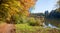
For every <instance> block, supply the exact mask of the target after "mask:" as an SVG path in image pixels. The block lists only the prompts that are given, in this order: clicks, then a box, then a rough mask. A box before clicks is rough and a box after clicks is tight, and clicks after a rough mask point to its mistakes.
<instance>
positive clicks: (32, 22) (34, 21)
mask: <svg viewBox="0 0 60 33" xmlns="http://www.w3.org/2000/svg"><path fill="white" fill-rule="evenodd" d="M27 22H28V24H29V25H30V26H40V25H42V24H41V23H42V22H41V21H40V19H38V18H37V19H35V18H33V17H30V18H28V21H27Z"/></svg>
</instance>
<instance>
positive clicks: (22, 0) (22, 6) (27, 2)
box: [0, 0, 36, 21]
mask: <svg viewBox="0 0 60 33" xmlns="http://www.w3.org/2000/svg"><path fill="white" fill-rule="evenodd" d="M35 3H36V0H0V19H1V18H2V19H3V18H4V19H5V20H7V21H11V20H12V19H13V18H12V16H13V15H19V16H28V15H29V8H30V7H33V5H34V4H35ZM2 16H3V17H2ZM12 21H13V20H12Z"/></svg>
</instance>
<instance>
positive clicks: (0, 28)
mask: <svg viewBox="0 0 60 33" xmlns="http://www.w3.org/2000/svg"><path fill="white" fill-rule="evenodd" d="M0 33H16V32H15V25H14V24H6V23H3V24H0Z"/></svg>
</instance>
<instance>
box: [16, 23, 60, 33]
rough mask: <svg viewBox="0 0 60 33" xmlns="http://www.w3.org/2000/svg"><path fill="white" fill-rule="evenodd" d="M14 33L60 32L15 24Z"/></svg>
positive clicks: (53, 29) (59, 31) (59, 32)
mask: <svg viewBox="0 0 60 33" xmlns="http://www.w3.org/2000/svg"><path fill="white" fill-rule="evenodd" d="M16 33H60V30H59V29H55V28H43V27H40V26H29V25H28V24H16Z"/></svg>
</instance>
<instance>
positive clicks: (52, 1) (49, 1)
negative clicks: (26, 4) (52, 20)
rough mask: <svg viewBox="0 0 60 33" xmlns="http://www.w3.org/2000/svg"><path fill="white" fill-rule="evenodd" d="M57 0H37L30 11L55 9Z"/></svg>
mask: <svg viewBox="0 0 60 33" xmlns="http://www.w3.org/2000/svg"><path fill="white" fill-rule="evenodd" d="M56 1H57V0H38V1H37V2H36V4H35V7H34V9H33V10H31V12H32V13H44V12H45V11H46V10H48V11H49V12H51V10H53V9H55V5H56Z"/></svg>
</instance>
